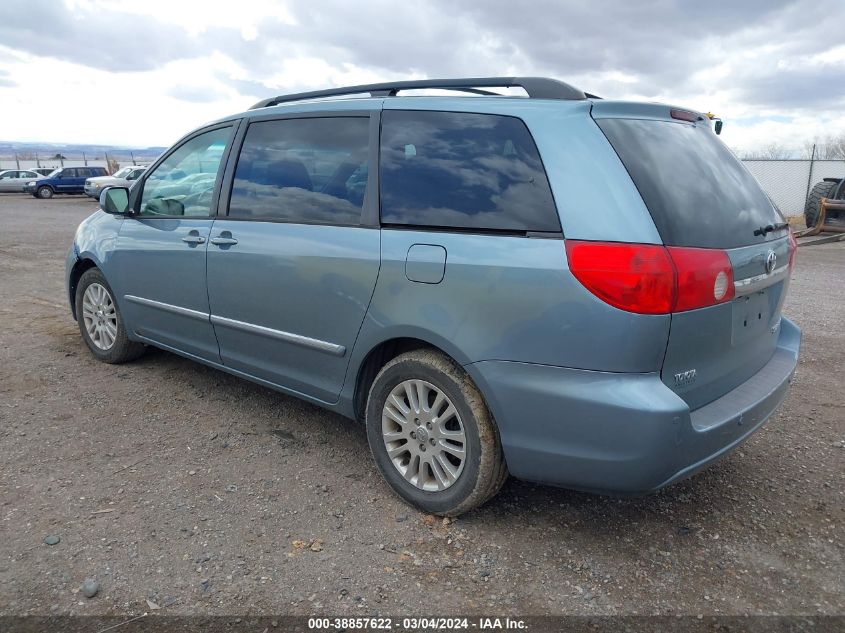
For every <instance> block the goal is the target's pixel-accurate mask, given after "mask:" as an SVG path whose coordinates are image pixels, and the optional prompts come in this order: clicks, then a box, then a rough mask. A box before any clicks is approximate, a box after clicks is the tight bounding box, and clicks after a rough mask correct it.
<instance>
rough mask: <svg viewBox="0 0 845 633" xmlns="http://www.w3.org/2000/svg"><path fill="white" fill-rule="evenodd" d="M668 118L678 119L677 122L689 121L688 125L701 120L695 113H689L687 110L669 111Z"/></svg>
mask: <svg viewBox="0 0 845 633" xmlns="http://www.w3.org/2000/svg"><path fill="white" fill-rule="evenodd" d="M669 116H670V117H672V118H673V119H678V121H689V122H690V123H695V122H696V121H701V120H702V119H701V117H700V116H698V115H697V114H696V113H695V112H689V111H688V110H674V109H673V110H669Z"/></svg>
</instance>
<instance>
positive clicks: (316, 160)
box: [208, 115, 380, 402]
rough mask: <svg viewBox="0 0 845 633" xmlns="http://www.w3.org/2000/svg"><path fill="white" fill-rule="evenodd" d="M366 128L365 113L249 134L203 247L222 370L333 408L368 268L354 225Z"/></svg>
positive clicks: (284, 122)
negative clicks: (223, 209)
mask: <svg viewBox="0 0 845 633" xmlns="http://www.w3.org/2000/svg"><path fill="white" fill-rule="evenodd" d="M377 129H378V128H377V126H376V125H375V124H373V127H371V124H370V119H369V117H368V116H366V115H364V116H348V115H347V116H337V117H331V116H327V117H320V118H302V119H281V120H270V121H267V120H265V121H258V122H253V123H251V124H250V126H249V129H248V130H247V133H246V136H245V139H244V143H243V149H242V151H241V153H240V157H239V159H238V163H237V167H236V170H235V174H234V181H233V186H232V193H231V199H230V201H229V206H228V215H227V216H226V217H218V219H217V220H216V221H215V222H214V226H213V227H212V231H211V239H210V240H209V246H208V297H209V302H210V312H211V322H212V323H213V325H214V331H215V332H216V334H217V340H218V341H219V342H220V354H221V357H222V361H223V363H224V364H225V365H227V366H229V367H231V368H233V369H236V370H239V371H243V372H245V373H248V374H250V375H252V376H255V377H257V378H261V379H263V380H266V381H268V382H271V383H273V384H276V385H280V386H283V387H286V388H288V389H291V390H293V391H296V392H298V393H301V394H305V395H308V396H311V397H313V398H317V399H319V400H322V401H325V402H334V401H336V400H337V397H338V394H339V393H340V390H341V387H342V386H343V380H344V375H345V373H346V368H347V365H348V364H349V356H350V354H351V351H352V347H353V345H354V344H355V339H356V337H357V335H358V331H359V329H360V327H361V323H362V321H363V319H364V315H365V314H366V311H367V307H368V306H369V302H370V298H371V297H372V294H373V289H374V287H375V283H376V278H377V276H378V270H379V258H380V255H379V243H380V242H379V240H380V236H379V231H378V229H377V228H374V227H372V226H370V227H365V226H363V223H362V213H363V211H364V209H367V210H368V212H372V210H373V208H374V207H372V206H371V205H372V204H374V201H370V200H369V198H368V196H367V191H368V190H370V191H372V190H373V187H372V186H371V185H370V184H368V183H369V180H370V174H369V170H368V164H369V162H370V161H371V160H373V159H374V155H370V148H371V147H372V146H373V145H374V144H371V143H370V138H371V136H372V137H373V138H375V136H374V135H375V134H376V133H377ZM365 199H366V200H367V202H366V203H365Z"/></svg>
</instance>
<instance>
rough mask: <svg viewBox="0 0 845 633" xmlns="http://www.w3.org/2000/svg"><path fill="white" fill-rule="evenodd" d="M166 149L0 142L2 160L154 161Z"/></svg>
mask: <svg viewBox="0 0 845 633" xmlns="http://www.w3.org/2000/svg"><path fill="white" fill-rule="evenodd" d="M166 149H167V148H166V147H122V146H118V145H93V144H79V143H26V142H22V141H0V158H6V159H9V158H14V156H15V154H17V155H18V157H19V158H21V159H24V158H34V157H35V155H36V154H37V155H38V157H39V158H43V159H47V158H49V157H52V156H55V155H56V154H61V155H62V156H64V157H65V158H78V157H81V156H82V155H83V154H85V156H86V158H89V159H92V160H95V159H101V158H104V157H105V155H106V154H108V155H109V156H110V157H116V158H117V157H124V156H130V155H134V156H135V159H136V161H138V162H140V161H141V160H146V161H147V162H150V161H151V160H152V159H154V158H157V157H158V156H159V155H161V153H162V152H164V150H166Z"/></svg>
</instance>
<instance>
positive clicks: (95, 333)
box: [75, 268, 144, 364]
mask: <svg viewBox="0 0 845 633" xmlns="http://www.w3.org/2000/svg"><path fill="white" fill-rule="evenodd" d="M75 304H76V320H77V323H78V324H79V331H80V333H81V334H82V339H83V340H84V341H85V344H86V345H88V349H90V350H91V353H92V354H94V356H95V357H96V358H97V359H98V360H101V361H103V362H104V363H110V364H119V363H125V362H128V361H130V360H134V359H135V358H138V357H139V356H140V355H141V354H143V353H144V346H143V345H142V344H141V343H136V342H134V341H130V340H129V337H128V336H127V335H126V328H125V327H124V325H123V317H122V316H121V314H120V309H119V308H118V307H117V302H116V301H115V300H114V293H113V292H112V290H111V287H109V284H108V282H107V281H106V278H105V277H104V276H103V273H101V272H100V270H99V269H97V268H89V269H88V270H86V271H85V272H84V273H83V274H82V277H80V279H79V283H78V284H77V286H76V297H75Z"/></svg>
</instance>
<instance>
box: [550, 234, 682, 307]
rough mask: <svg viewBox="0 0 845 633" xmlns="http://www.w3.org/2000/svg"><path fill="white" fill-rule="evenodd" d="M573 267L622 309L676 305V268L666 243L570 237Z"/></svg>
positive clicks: (599, 293)
mask: <svg viewBox="0 0 845 633" xmlns="http://www.w3.org/2000/svg"><path fill="white" fill-rule="evenodd" d="M566 255H567V257H568V259H569V269H570V270H571V271H572V274H573V275H575V277H576V278H577V279H578V281H580V282H581V283H582V284H584V286H585V287H586V288H587V290H589V291H590V292H592V293H593V294H594V295H596V296H597V297H598V298H599V299H601V300H602V301H605V302H606V303H609V304H610V305H612V306H615V307H617V308H619V309H620V310H627V311H628V312H638V313H640V314H665V313H667V312H671V311H672V306H674V305H675V291H676V287H675V268H674V266H672V260H671V259H670V257H669V253H668V252H667V250H666V248H665V247H663V246H654V245H651V244H616V243H607V242H577V241H571V240H566Z"/></svg>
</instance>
